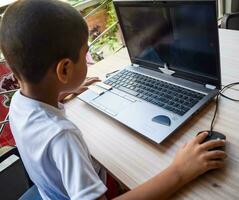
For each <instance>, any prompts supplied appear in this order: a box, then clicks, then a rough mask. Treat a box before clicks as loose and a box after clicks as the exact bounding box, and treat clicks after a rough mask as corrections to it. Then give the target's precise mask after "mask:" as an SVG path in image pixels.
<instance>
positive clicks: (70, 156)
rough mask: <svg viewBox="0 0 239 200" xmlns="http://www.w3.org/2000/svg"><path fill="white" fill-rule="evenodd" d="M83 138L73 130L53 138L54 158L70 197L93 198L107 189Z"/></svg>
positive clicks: (74, 199) (76, 198)
mask: <svg viewBox="0 0 239 200" xmlns="http://www.w3.org/2000/svg"><path fill="white" fill-rule="evenodd" d="M81 140H82V138H81V137H80V136H79V135H77V134H76V133H74V132H73V131H72V132H67V133H64V132H63V133H61V134H59V135H58V136H56V137H55V138H54V139H53V140H52V144H51V151H52V152H51V153H52V159H53V160H54V162H55V164H56V167H57V168H58V170H59V171H60V173H61V178H62V182H63V185H64V187H65V189H66V191H67V193H68V195H69V197H70V199H72V200H79V199H81V200H93V199H97V198H99V197H100V196H102V195H103V194H104V193H105V192H106V190H107V189H106V187H105V185H104V184H103V182H102V181H101V180H100V178H99V176H98V175H97V173H96V172H95V170H94V168H93V166H92V163H91V161H90V159H89V156H88V153H87V149H85V145H84V142H83V141H81Z"/></svg>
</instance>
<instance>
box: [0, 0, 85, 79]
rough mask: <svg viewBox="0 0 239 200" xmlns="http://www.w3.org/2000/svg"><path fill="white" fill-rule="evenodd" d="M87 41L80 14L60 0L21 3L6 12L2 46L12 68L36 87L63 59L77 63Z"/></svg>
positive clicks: (20, 0) (22, 0) (23, 0)
mask: <svg viewBox="0 0 239 200" xmlns="http://www.w3.org/2000/svg"><path fill="white" fill-rule="evenodd" d="M87 40H88V27H87V24H86V22H85V21H84V19H83V18H82V16H81V15H80V13H79V12H78V11H77V10H76V9H74V8H73V7H71V6H70V5H69V4H67V3H64V2H60V1H57V0H18V1H17V2H16V3H14V4H13V5H11V6H10V7H9V8H8V9H7V10H6V12H5V14H4V16H3V19H2V22H1V27H0V46H1V49H2V53H3V55H4V57H5V58H6V60H7V62H8V64H9V66H10V68H11V69H12V71H13V72H14V73H15V74H16V76H17V77H18V78H20V79H21V78H23V80H24V81H26V82H29V83H33V84H36V83H39V82H40V81H41V80H42V79H43V78H44V76H45V75H46V73H47V72H48V70H49V69H50V68H52V67H53V66H55V65H56V63H57V62H59V61H60V60H61V59H62V58H70V59H71V60H72V61H73V62H76V61H77V60H78V59H79V52H80V49H81V47H82V46H83V45H85V44H87Z"/></svg>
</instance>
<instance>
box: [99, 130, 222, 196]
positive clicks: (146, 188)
mask: <svg viewBox="0 0 239 200" xmlns="http://www.w3.org/2000/svg"><path fill="white" fill-rule="evenodd" d="M206 136H207V132H205V133H202V134H200V135H198V136H197V137H195V138H193V139H192V140H191V141H190V142H189V143H187V144H185V145H184V146H183V147H182V148H181V149H180V150H179V151H178V153H177V155H176V157H175V159H174V161H173V163H172V164H171V165H170V166H169V167H168V168H167V169H165V170H164V171H163V172H161V173H160V174H158V175H157V176H155V177H154V178H152V179H150V180H149V181H147V182H146V183H144V184H142V185H140V186H139V187H137V188H135V189H133V190H132V191H130V192H127V193H125V194H124V195H121V196H119V197H117V198H116V199H115V200H134V199H137V200H149V199H150V200H159V199H167V198H168V197H170V196H171V195H172V194H173V193H175V192H176V191H177V190H178V189H180V188H181V187H182V186H184V185H185V184H187V183H188V182H190V181H191V180H193V179H195V178H196V177H198V176H200V175H201V174H203V173H205V172H207V171H208V170H211V169H216V168H221V167H223V165H224V162H223V160H224V158H225V157H226V153H225V152H224V151H218V150H216V151H208V150H209V149H212V148H215V147H219V146H224V145H225V141H224V140H214V141H209V142H206V143H203V144H201V143H202V141H203V140H204V139H205V138H206ZM215 159H219V160H215ZM99 200H104V197H102V198H100V199H99Z"/></svg>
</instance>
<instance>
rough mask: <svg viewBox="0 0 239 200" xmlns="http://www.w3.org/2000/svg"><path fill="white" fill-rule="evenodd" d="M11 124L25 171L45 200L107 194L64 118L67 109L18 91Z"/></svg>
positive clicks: (83, 199) (84, 199)
mask: <svg viewBox="0 0 239 200" xmlns="http://www.w3.org/2000/svg"><path fill="white" fill-rule="evenodd" d="M61 106H62V105H61ZM9 120H10V126H11V130H12V133H13V135H14V138H15V141H16V145H17V147H18V150H19V152H20V155H21V158H22V160H23V163H24V165H25V168H26V170H27V172H28V174H29V176H30V178H31V179H32V181H33V182H34V183H35V184H36V186H37V187H38V190H39V192H40V194H41V196H42V198H43V199H47V200H48V199H50V200H65V199H72V200H74V199H77V200H79V199H80V200H91V199H92V200H93V199H97V198H99V197H100V196H102V195H103V194H104V193H105V192H106V187H105V185H104V184H103V182H102V181H101V180H100V178H99V176H98V175H97V173H96V171H95V169H94V167H93V165H92V161H91V157H90V155H89V151H88V148H87V146H86V144H85V142H84V139H83V137H82V134H81V132H80V130H79V129H78V128H77V127H76V126H75V125H74V124H73V123H72V122H70V121H69V120H67V119H66V118H65V116H64V109H62V108H61V109H57V108H55V107H53V106H50V105H48V104H45V103H42V102H39V101H36V100H33V99H30V98H28V97H25V96H23V95H22V94H21V93H20V91H17V92H16V93H15V94H14V96H13V98H12V101H11V105H10V111H9Z"/></svg>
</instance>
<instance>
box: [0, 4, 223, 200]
mask: <svg viewBox="0 0 239 200" xmlns="http://www.w3.org/2000/svg"><path fill="white" fill-rule="evenodd" d="M87 40H88V29H87V25H86V23H85V21H84V20H83V19H82V17H81V16H80V14H79V13H78V12H77V11H76V10H74V9H73V8H72V7H70V6H69V5H68V4H65V3H62V2H60V1H56V0H19V1H17V2H16V3H14V4H13V5H12V6H10V7H9V8H8V9H7V11H6V13H5V15H4V17H3V20H2V24H1V30H0V44H1V49H2V52H3V54H4V56H5V58H6V60H7V62H8V64H9V66H10V67H11V69H12V71H13V72H14V74H15V76H16V77H17V79H18V81H19V83H20V87H21V89H20V91H18V92H16V94H15V95H14V97H13V99H12V102H11V106H10V124H11V129H12V132H13V135H14V138H15V140H16V144H17V147H18V149H19V152H20V154H21V158H22V160H23V162H24V165H25V167H26V169H27V172H28V174H29V175H30V177H31V179H32V181H33V182H34V183H35V184H36V186H37V187H38V190H39V192H40V194H41V196H42V198H43V199H51V200H54V199H81V200H91V199H99V200H103V199H106V198H105V195H104V194H105V192H106V187H105V186H104V184H103V182H102V181H101V180H100V179H99V177H98V175H97V173H96V172H95V169H94V167H93V166H92V161H91V157H90V155H89V152H88V149H87V146H86V144H85V142H84V139H83V137H82V135H81V132H80V130H79V129H77V127H76V126H75V125H74V124H73V123H71V122H70V121H68V120H67V119H66V118H65V116H64V110H63V106H62V105H61V104H59V103H58V97H59V95H61V94H62V93H70V92H74V91H75V90H76V89H77V88H78V87H79V86H80V85H81V84H82V83H83V81H84V80H85V77H86V73H87V67H86V59H85V56H86V53H87V51H88V46H87ZM79 112H80V108H79ZM82 114H84V113H82ZM206 136H207V133H206V132H205V133H202V134H200V135H199V136H197V137H195V138H194V139H192V140H191V141H190V142H188V143H187V144H185V145H184V147H182V148H181V149H180V150H179V152H178V153H177V155H176V158H175V159H174V161H173V162H172V164H171V165H170V166H169V167H168V168H167V169H165V170H164V171H163V172H161V173H160V174H158V175H157V176H155V177H154V178H152V179H151V180H149V181H148V182H146V183H144V184H143V185H141V186H139V187H137V188H136V189H134V190H132V191H130V192H127V193H125V194H124V195H122V196H119V197H118V198H117V199H119V200H120V199H121V200H122V199H125V200H130V199H131V200H141V199H142V200H143V199H147V200H149V199H166V198H168V197H169V196H170V195H172V194H173V193H174V192H175V191H176V190H178V189H179V188H181V187H182V186H183V185H185V184H186V183H188V182H189V181H191V180H193V179H194V178H196V177H197V176H199V175H201V174H203V173H205V172H206V171H208V170H211V169H216V168H221V167H223V164H224V162H223V160H224V158H225V157H226V154H225V152H223V151H208V150H209V149H212V148H215V147H218V146H223V145H224V144H225V141H210V142H206V143H202V141H203V140H204V139H205V137H206Z"/></svg>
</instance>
